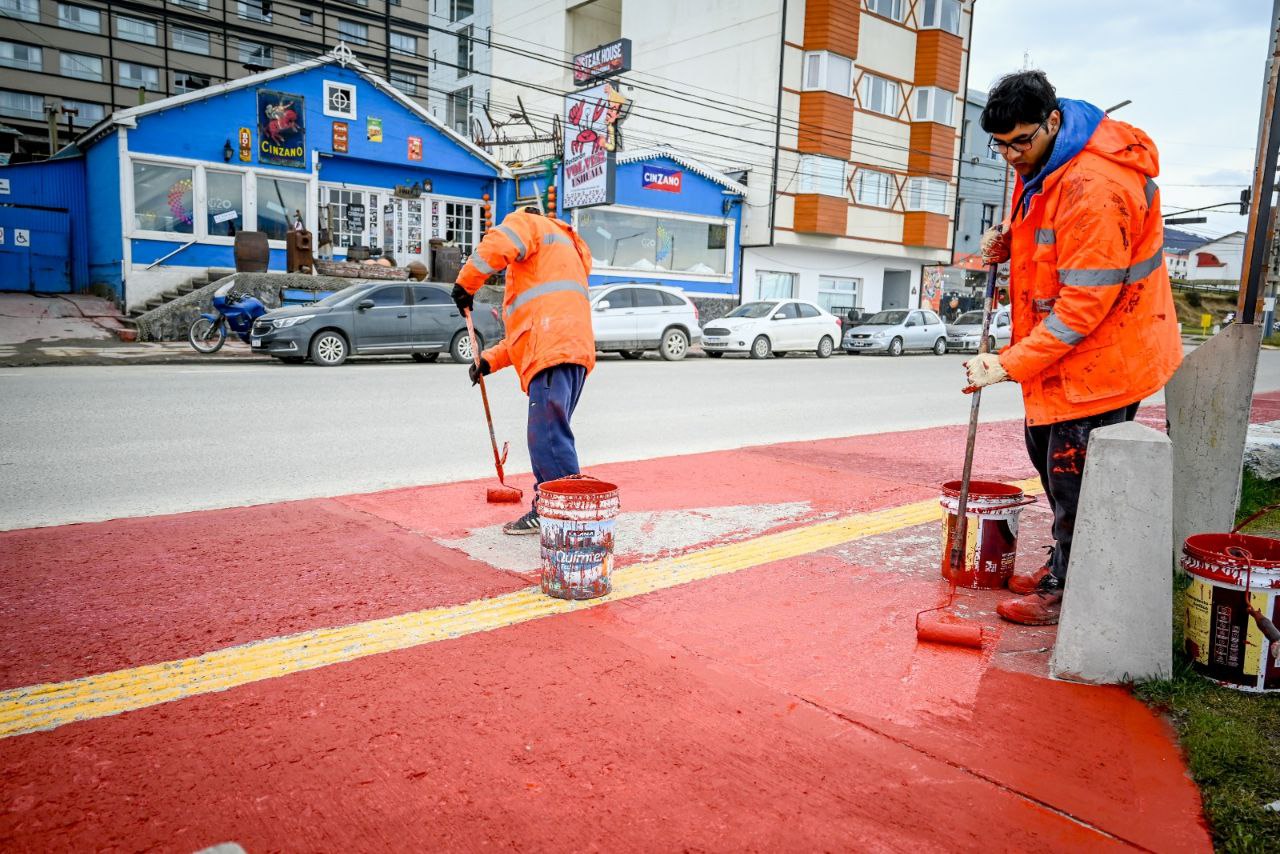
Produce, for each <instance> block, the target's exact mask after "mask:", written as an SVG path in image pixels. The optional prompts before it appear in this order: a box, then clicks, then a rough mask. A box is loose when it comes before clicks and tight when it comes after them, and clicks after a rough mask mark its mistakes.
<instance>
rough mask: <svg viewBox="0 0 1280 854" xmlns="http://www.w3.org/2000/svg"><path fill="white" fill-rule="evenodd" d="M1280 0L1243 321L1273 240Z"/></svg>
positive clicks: (1240, 309) (1253, 312)
mask: <svg viewBox="0 0 1280 854" xmlns="http://www.w3.org/2000/svg"><path fill="white" fill-rule="evenodd" d="M1277 34H1280V0H1274V5H1273V8H1272V15H1271V55H1270V57H1269V58H1268V60H1267V83H1266V87H1265V89H1264V93H1265V94H1264V98H1263V102H1262V120H1261V121H1260V122H1259V125H1260V127H1259V129H1258V155H1257V162H1256V164H1255V167H1254V175H1253V205H1252V207H1251V208H1250V210H1249V229H1248V236H1247V237H1246V238H1245V245H1244V265H1243V268H1242V270H1241V277H1242V279H1241V282H1240V300H1239V302H1238V304H1237V306H1236V316H1237V319H1238V321H1239V322H1240V323H1256V322H1257V312H1258V296H1259V294H1260V293H1261V291H1262V281H1263V277H1264V275H1265V273H1266V267H1267V247H1268V245H1269V243H1270V240H1271V196H1272V194H1273V193H1274V192H1275V186H1276V159H1277V153H1278V149H1280V109H1277V99H1280V61H1277V60H1278V57H1277V50H1280V40H1277Z"/></svg>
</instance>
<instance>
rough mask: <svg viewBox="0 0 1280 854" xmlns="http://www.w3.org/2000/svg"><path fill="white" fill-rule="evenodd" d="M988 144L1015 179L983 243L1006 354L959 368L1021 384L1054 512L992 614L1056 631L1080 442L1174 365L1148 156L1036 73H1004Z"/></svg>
mask: <svg viewBox="0 0 1280 854" xmlns="http://www.w3.org/2000/svg"><path fill="white" fill-rule="evenodd" d="M981 121H982V128H983V130H985V131H987V133H989V134H991V142H990V145H991V148H992V149H993V150H994V151H996V152H998V153H1000V154H1002V155H1004V158H1005V160H1006V161H1008V163H1009V164H1010V165H1011V166H1012V167H1013V168H1014V170H1015V171H1016V172H1017V173H1018V179H1017V182H1016V183H1015V186H1014V194H1013V208H1012V213H1011V216H1010V217H1009V220H1008V221H1007V222H1005V223H1002V224H1001V225H999V226H997V227H995V228H993V229H991V230H990V231H988V232H987V233H986V234H985V235H984V236H983V241H982V256H983V261H984V262H986V263H989V264H990V263H999V262H1003V261H1006V260H1007V261H1009V262H1010V263H1009V283H1010V288H1009V290H1010V298H1011V301H1012V315H1013V341H1012V345H1011V346H1010V347H1008V348H1007V349H1005V351H1004V352H1002V353H1000V354H999V355H998V356H997V355H996V354H994V353H986V354H983V355H981V356H978V357H977V358H975V359H972V360H970V361H969V362H968V363H967V368H968V376H969V381H970V383H971V384H972V385H975V386H978V387H982V386H986V385H990V384H991V383H996V382H1001V381H1004V380H1013V381H1014V382H1017V383H1020V384H1021V385H1022V396H1023V400H1024V402H1025V404H1026V412H1027V416H1026V431H1025V432H1026V444H1027V451H1028V453H1029V454H1030V455H1031V460H1032V462H1033V463H1034V464H1035V467H1036V470H1037V471H1038V472H1039V474H1040V482H1041V483H1042V484H1043V485H1044V489H1045V493H1046V495H1047V496H1048V499H1049V505H1050V507H1051V508H1052V510H1053V537H1054V547H1053V550H1052V552H1051V553H1050V555H1049V559H1048V560H1047V561H1046V563H1045V565H1044V566H1042V567H1039V568H1038V569H1036V570H1034V571H1032V572H1029V573H1019V574H1016V575H1014V576H1013V577H1012V578H1011V579H1010V581H1009V589H1010V590H1012V591H1014V592H1015V593H1019V594H1023V595H1022V596H1021V597H1020V598H1017V599H1010V600H1006V601H1004V602H1002V603H1000V605H999V606H998V609H997V610H998V612H999V614H1000V616H1002V617H1004V618H1005V619H1007V620H1010V621H1012V622H1016V623H1024V624H1029V625H1047V624H1053V623H1057V621H1058V612H1059V610H1060V607H1061V603H1062V588H1063V584H1064V583H1065V581H1066V578H1067V567H1068V563H1069V561H1070V557H1071V541H1072V536H1073V534H1074V531H1075V521H1076V506H1077V504H1078V503H1079V499H1080V485H1081V479H1082V477H1083V473H1084V461H1085V451H1086V450H1087V448H1088V444H1089V433H1090V431H1092V430H1093V429H1095V428H1097V427H1102V426H1106V425H1110V424H1119V423H1122V422H1125V421H1131V420H1133V417H1134V415H1135V414H1136V413H1137V410H1138V403H1139V402H1140V401H1141V400H1143V399H1144V398H1146V397H1148V396H1149V395H1152V394H1154V393H1155V392H1157V391H1159V390H1160V389H1161V388H1163V387H1164V385H1165V383H1166V382H1168V381H1169V378H1170V377H1172V376H1173V373H1174V371H1175V370H1177V367H1178V365H1179V363H1180V362H1181V361H1182V339H1181V336H1180V334H1179V329H1178V320H1177V314H1176V312H1175V311H1174V304H1173V294H1172V291H1171V290H1170V288H1169V277H1168V274H1167V273H1166V272H1165V265H1164V229H1163V226H1162V222H1161V219H1160V191H1159V189H1158V188H1157V187H1156V184H1155V181H1154V180H1153V179H1154V178H1155V177H1156V175H1158V174H1159V155H1158V154H1157V152H1156V147H1155V145H1154V143H1152V141H1151V139H1150V138H1149V137H1148V136H1147V135H1146V134H1145V133H1143V132H1142V131H1141V130H1139V129H1137V128H1135V127H1132V126H1130V125H1128V124H1125V123H1124V122H1119V121H1115V120H1114V119H1110V118H1108V117H1107V116H1106V115H1105V114H1104V113H1103V111H1102V110H1100V109H1098V108H1097V107H1095V106H1093V105H1092V104H1089V103H1086V102H1084V101H1074V100H1069V99H1066V98H1062V99H1060V98H1058V97H1057V94H1056V92H1055V90H1054V88H1053V86H1052V85H1050V83H1049V80H1048V78H1047V77H1046V76H1045V74H1044V72H1042V71H1022V72H1018V73H1015V74H1010V75H1008V76H1006V77H1004V78H1002V79H1001V80H1000V81H998V82H997V83H996V85H995V87H994V88H993V89H992V90H991V94H990V96H989V98H988V100H987V106H986V108H985V109H984V110H983V111H982V119H981Z"/></svg>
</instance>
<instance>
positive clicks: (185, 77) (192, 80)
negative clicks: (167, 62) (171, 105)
mask: <svg viewBox="0 0 1280 854" xmlns="http://www.w3.org/2000/svg"><path fill="white" fill-rule="evenodd" d="M208 87H209V75H207V74H192V73H191V72H190V71H175V72H173V92H174V94H175V95H181V94H184V93H186V92H196V91H198V90H200V89H207V88H208Z"/></svg>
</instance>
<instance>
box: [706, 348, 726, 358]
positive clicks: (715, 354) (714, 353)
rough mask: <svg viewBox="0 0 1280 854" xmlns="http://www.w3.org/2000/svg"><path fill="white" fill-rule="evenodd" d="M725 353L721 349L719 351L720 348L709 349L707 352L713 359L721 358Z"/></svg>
mask: <svg viewBox="0 0 1280 854" xmlns="http://www.w3.org/2000/svg"><path fill="white" fill-rule="evenodd" d="M723 355H724V353H721V352H720V351H718V350H714V351H708V352H707V356H709V357H710V358H712V359H719V358H720V357H721V356H723Z"/></svg>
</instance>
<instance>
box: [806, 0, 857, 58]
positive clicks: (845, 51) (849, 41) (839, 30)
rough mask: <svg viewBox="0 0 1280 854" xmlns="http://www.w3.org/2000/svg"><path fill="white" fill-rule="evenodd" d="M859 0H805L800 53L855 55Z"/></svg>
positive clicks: (851, 56) (850, 56)
mask: <svg viewBox="0 0 1280 854" xmlns="http://www.w3.org/2000/svg"><path fill="white" fill-rule="evenodd" d="M861 6H862V2H861V0H809V2H808V3H807V4H805V10H804V49H805V50H829V51H831V52H832V53H838V54H840V55H841V56H847V57H849V58H850V59H852V58H854V57H856V56H857V55H858V22H859V21H860V20H861V19H862V11H861Z"/></svg>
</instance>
